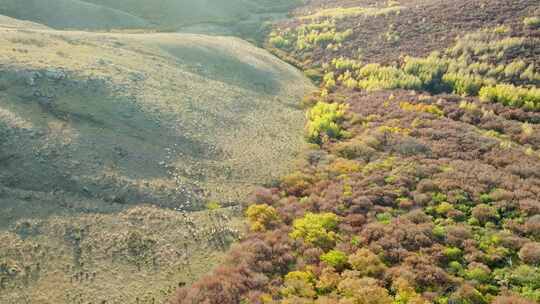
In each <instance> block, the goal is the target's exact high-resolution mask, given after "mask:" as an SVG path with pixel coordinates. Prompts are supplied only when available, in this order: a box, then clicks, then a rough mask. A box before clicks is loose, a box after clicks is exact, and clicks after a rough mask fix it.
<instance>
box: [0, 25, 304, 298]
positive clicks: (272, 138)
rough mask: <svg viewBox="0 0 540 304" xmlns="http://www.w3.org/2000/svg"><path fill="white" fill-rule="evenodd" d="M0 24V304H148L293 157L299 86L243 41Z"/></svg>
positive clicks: (208, 262) (205, 262)
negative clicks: (240, 205) (244, 201)
mask: <svg viewBox="0 0 540 304" xmlns="http://www.w3.org/2000/svg"><path fill="white" fill-rule="evenodd" d="M0 24H2V25H3V26H2V27H1V28H0V208H1V211H0V228H1V229H2V230H1V232H0V239H2V246H0V247H1V249H0V290H1V291H0V303H25V301H30V303H70V304H71V303H88V302H99V303H101V301H106V302H107V303H135V301H136V299H138V300H137V301H138V302H139V303H154V302H157V301H162V300H163V299H165V298H167V297H168V295H169V293H170V292H171V291H174V288H175V287H177V286H178V284H180V283H182V284H186V283H189V282H191V281H192V280H194V279H195V278H197V277H198V276H199V275H200V274H201V273H204V272H206V271H208V270H209V269H210V267H211V266H212V265H214V263H217V262H218V261H219V257H220V255H221V252H222V251H223V250H225V249H226V248H227V246H228V244H229V243H230V242H231V241H232V240H234V239H236V238H237V237H238V236H239V233H240V230H239V229H238V228H239V225H238V212H237V211H235V210H236V209H235V208H234V206H235V205H238V203H239V201H240V200H241V199H242V198H243V197H244V196H245V195H246V193H249V192H250V191H251V190H250V189H253V186H254V185H259V184H265V183H270V182H272V181H273V180H274V179H276V178H277V177H279V176H280V175H282V174H285V173H286V172H288V171H289V168H290V166H291V164H292V163H293V161H294V160H295V158H296V155H298V154H299V153H300V152H301V151H302V150H303V147H304V146H305V143H304V142H303V139H302V131H301V130H302V126H303V123H304V116H303V111H302V110H301V109H299V107H298V106H297V104H296V102H295V101H296V100H298V99H299V98H301V97H302V96H303V95H304V94H306V93H307V92H309V91H310V90H311V89H312V85H311V84H310V83H309V81H308V80H307V79H306V78H305V77H304V75H303V74H302V73H301V72H299V71H297V70H296V69H294V68H293V67H291V66H290V65H288V64H286V63H284V62H282V61H280V60H279V59H277V58H276V57H274V56H272V55H271V54H269V53H268V52H266V51H264V50H262V49H259V48H256V47H254V46H253V45H251V44H249V43H247V42H245V41H243V40H240V39H237V38H228V37H209V36H204V35H193V34H173V33H170V34H150V33H147V34H122V33H116V34H112V33H111V34H106V33H89V32H82V31H57V30H52V29H47V28H46V27H45V26H39V25H36V24H34V23H30V22H27V21H20V20H15V19H12V18H8V17H2V18H0ZM157 207H161V208H157ZM222 207H223V208H222ZM195 211H199V212H195ZM194 212H195V213H194ZM126 278H128V280H126Z"/></svg>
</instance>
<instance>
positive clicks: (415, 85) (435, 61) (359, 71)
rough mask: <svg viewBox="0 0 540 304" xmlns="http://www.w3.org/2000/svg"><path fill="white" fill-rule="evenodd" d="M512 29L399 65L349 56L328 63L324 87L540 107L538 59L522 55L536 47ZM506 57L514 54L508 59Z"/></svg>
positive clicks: (466, 39) (490, 32) (469, 38)
mask: <svg viewBox="0 0 540 304" xmlns="http://www.w3.org/2000/svg"><path fill="white" fill-rule="evenodd" d="M508 31H509V29H507V28H505V27H499V28H495V29H489V30H482V31H479V32H478V33H474V34H470V35H466V36H465V37H463V38H462V39H459V40H458V41H457V42H456V45H455V46H454V47H452V48H450V49H448V50H446V52H445V53H443V54H441V53H438V52H434V53H432V54H431V55H430V56H428V57H426V58H414V57H404V58H403V62H402V63H401V64H400V65H399V66H382V65H380V64H376V63H372V64H367V65H363V66H362V64H361V63H360V62H358V61H356V60H352V59H347V58H344V57H340V58H336V59H334V60H333V61H332V62H331V63H330V64H328V65H326V67H325V69H326V71H327V72H326V75H325V77H324V86H325V88H326V89H327V90H330V91H331V90H333V89H334V88H335V87H336V84H342V85H344V86H345V87H348V88H350V89H363V90H368V91H373V90H383V89H411V90H424V91H428V92H431V93H441V92H448V93H454V94H458V95H461V96H478V95H479V96H480V97H481V98H482V100H484V101H486V102H500V103H502V104H504V105H507V106H513V107H523V108H524V109H527V110H531V111H537V110H540V91H539V90H538V89H537V88H536V86H538V85H539V84H540V73H539V72H538V70H537V69H536V67H535V64H534V63H526V62H525V61H524V60H522V59H521V58H520V56H519V55H520V54H526V53H528V52H529V51H530V50H531V46H530V45H529V44H530V43H531V41H529V40H527V39H525V38H520V37H510V36H509V35H508ZM504 58H510V59H509V60H508V63H501V64H495V63H494V62H498V61H500V62H504V61H505V60H503V59H504Z"/></svg>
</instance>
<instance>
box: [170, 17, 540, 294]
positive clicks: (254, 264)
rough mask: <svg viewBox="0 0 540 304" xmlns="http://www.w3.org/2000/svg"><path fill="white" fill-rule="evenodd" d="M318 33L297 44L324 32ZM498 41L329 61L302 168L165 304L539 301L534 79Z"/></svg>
mask: <svg viewBox="0 0 540 304" xmlns="http://www.w3.org/2000/svg"><path fill="white" fill-rule="evenodd" d="M338 12H340V13H343V12H341V11H338ZM347 13H351V11H350V10H347ZM318 22H320V23H319V24H318V25H317V24H313V25H312V26H314V28H312V29H311V30H308V31H307V32H306V33H312V32H311V31H313V33H315V34H313V37H315V36H316V35H320V34H321V33H327V32H331V29H332V28H334V25H328V24H324V25H320V24H321V23H324V21H320V20H319V21H318ZM302 26H303V27H305V25H302ZM303 30H305V28H304V29H303ZM293 31H294V30H293V29H291V30H290V32H293ZM508 32H509V30H508V29H507V28H506V27H499V28H496V29H491V30H485V31H481V32H479V33H474V34H471V35H469V36H467V37H465V38H464V39H461V40H458V41H457V43H456V45H455V47H453V48H451V49H448V50H446V51H445V52H444V53H433V54H432V55H431V56H429V57H426V58H413V57H404V58H403V60H402V62H401V63H400V64H399V65H398V66H385V65H380V64H368V65H363V64H362V63H361V62H360V61H358V60H353V59H351V58H347V57H344V56H336V57H335V58H333V59H332V60H331V61H329V62H328V63H327V64H326V65H325V67H324V70H325V72H326V75H324V76H322V77H320V80H321V90H320V92H319V93H317V94H315V95H314V96H311V97H310V98H307V100H306V101H305V102H304V103H305V104H306V105H311V106H310V108H309V109H308V110H307V113H308V114H307V118H308V122H307V126H306V134H307V139H308V140H309V141H310V142H312V143H315V144H316V145H313V148H312V150H310V151H309V153H308V156H307V158H306V159H305V160H304V164H303V165H302V166H300V169H299V170H298V171H297V172H294V173H292V174H290V175H288V176H285V177H283V178H282V179H281V182H280V183H279V184H276V185H273V186H270V187H266V188H261V189H259V190H257V191H255V192H254V193H253V195H252V197H251V198H250V206H249V207H248V208H247V217H248V220H249V223H250V232H249V233H248V235H247V237H246V238H245V239H244V240H243V241H241V242H240V243H239V244H238V245H237V246H236V247H235V248H234V249H233V250H232V252H231V254H230V260H229V261H228V262H227V263H225V265H224V266H222V267H220V268H218V269H217V270H216V271H215V272H214V273H213V274H212V275H210V276H208V277H205V278H203V279H201V280H200V281H199V282H197V283H196V284H195V285H193V286H191V287H189V288H182V289H179V291H178V293H177V295H176V297H175V298H174V299H173V300H172V303H178V304H180V303H182V304H183V303H186V304H187V303H189V304H192V303H208V304H213V303H216V304H217V303H220V304H221V303H223V304H228V303H230V304H233V303H254V304H255V303H265V304H278V303H280V304H304V303H306V304H307V303H309V304H312V303H316V304H364V303H365V304H368V303H369V304H373V303H381V304H386V303H387V304H423V303H426V304H427V303H435V304H487V303H494V304H510V303H513V304H516V303H518V304H532V303H538V302H540V283H539V282H540V159H539V158H540V152H539V149H540V132H539V131H540V127H539V126H538V124H539V123H540V113H538V112H537V110H539V109H540V100H539V95H538V89H537V85H538V81H539V80H540V77H539V74H538V72H537V70H536V68H535V66H534V64H532V63H530V62H529V61H526V60H524V59H522V57H523V58H525V55H523V53H522V51H523V50H524V49H527V48H528V47H529V46H528V45H527V43H528V42H527V40H526V39H524V38H520V37H513V36H510V35H509V34H508ZM302 35H304V34H302ZM302 35H296V34H295V35H294V36H287V35H285V36H283V35H276V34H275V33H274V34H272V35H271V38H270V39H271V43H273V44H274V45H275V46H278V47H283V49H285V50H291V49H292V48H298V47H299V46H298V43H299V41H300V40H298V39H297V38H298V37H300V36H302ZM302 37H304V36H302ZM282 39H283V40H282ZM308 40H309V41H310V42H309V43H316V42H315V41H316V39H315V38H313V39H311V38H310V39H308ZM326 41H327V42H326V43H328V45H327V46H329V45H330V44H332V42H330V41H331V40H330V39H328V40H326ZM280 45H281V46H280ZM419 91H427V92H430V93H432V94H434V95H425V94H424V93H419Z"/></svg>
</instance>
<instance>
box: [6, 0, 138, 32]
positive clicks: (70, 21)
mask: <svg viewBox="0 0 540 304" xmlns="http://www.w3.org/2000/svg"><path fill="white" fill-rule="evenodd" d="M0 14H2V15H6V16H10V17H13V18H17V19H23V20H29V21H34V22H38V23H42V24H45V25H47V26H50V27H54V28H70V29H71V28H76V29H90V30H96V29H112V28H144V27H147V26H148V22H147V21H146V20H144V19H142V18H140V17H136V16H133V15H130V14H128V13H126V12H123V11H121V10H116V9H113V8H109V7H106V6H100V5H95V4H92V3H87V2H84V1H79V0H53V1H39V0H24V1H19V0H2V1H0Z"/></svg>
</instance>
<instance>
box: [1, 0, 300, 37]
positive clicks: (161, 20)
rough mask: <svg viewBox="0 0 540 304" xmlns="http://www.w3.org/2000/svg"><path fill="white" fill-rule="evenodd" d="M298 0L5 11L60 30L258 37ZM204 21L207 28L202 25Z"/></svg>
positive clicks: (54, 2)
mask: <svg viewBox="0 0 540 304" xmlns="http://www.w3.org/2000/svg"><path fill="white" fill-rule="evenodd" d="M299 3H300V1H298V0H294V1H291V0H279V1H275V0H274V1H269V0H231V1H221V0H203V1H201V0H156V1H148V0H119V1H113V0H50V1H46V2H44V1H39V0H22V1H21V0H1V1H0V14H1V15H6V16H10V17H13V18H17V19H22V20H30V21H35V22H38V23H42V24H45V25H47V26H50V27H53V28H56V29H82V30H121V29H147V30H158V31H178V30H183V29H184V28H186V27H187V28H188V29H187V31H191V32H192V31H193V30H192V28H191V27H192V26H198V31H202V32H204V33H207V34H216V33H226V34H234V35H240V36H243V37H247V38H250V39H252V40H257V39H259V38H260V35H261V33H260V31H261V30H262V29H263V25H264V23H265V22H266V21H271V20H274V19H279V18H283V17H284V16H285V14H286V13H287V12H288V11H289V9H290V8H292V7H294V6H296V5H298V4H299ZM201 25H203V27H202V28H203V29H202V30H201Z"/></svg>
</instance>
